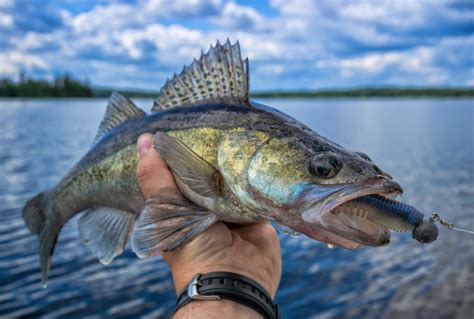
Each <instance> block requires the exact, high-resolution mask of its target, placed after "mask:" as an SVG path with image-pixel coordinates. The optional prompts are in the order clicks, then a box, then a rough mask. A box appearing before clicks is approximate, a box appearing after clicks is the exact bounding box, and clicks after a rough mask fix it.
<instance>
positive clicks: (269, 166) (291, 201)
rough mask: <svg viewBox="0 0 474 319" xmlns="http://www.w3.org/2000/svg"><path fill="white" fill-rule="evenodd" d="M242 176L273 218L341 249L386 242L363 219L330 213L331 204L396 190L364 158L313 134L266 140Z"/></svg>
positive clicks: (381, 232)
mask: <svg viewBox="0 0 474 319" xmlns="http://www.w3.org/2000/svg"><path fill="white" fill-rule="evenodd" d="M248 179H249V184H250V186H251V188H252V191H254V192H255V193H256V194H257V195H258V196H260V200H261V201H262V202H265V203H267V209H273V211H274V212H275V216H274V219H275V220H277V221H279V222H280V223H282V224H285V225H287V226H289V227H291V228H293V229H295V230H297V231H299V232H302V233H304V234H306V235H308V236H309V237H312V238H314V239H317V240H320V241H323V242H326V243H328V244H333V245H339V246H342V247H345V248H357V247H360V246H362V245H369V246H382V245H386V244H388V242H389V239H390V233H389V230H388V229H387V228H385V227H383V226H380V225H377V224H375V223H373V222H370V221H368V220H364V219H361V218H355V217H351V216H347V215H345V214H336V213H334V212H333V210H334V208H336V207H338V206H339V205H343V204H344V203H347V202H349V201H351V200H353V199H355V198H357V197H361V196H365V195H372V194H379V195H383V196H388V197H394V196H395V195H398V194H401V192H402V188H401V187H400V185H399V184H398V183H397V182H395V181H394V180H393V178H392V177H391V176H390V175H389V174H387V173H386V172H384V171H383V170H382V169H380V168H379V166H377V165H376V164H374V163H373V162H372V160H371V159H370V158H369V156H367V155H366V154H364V153H361V152H351V151H348V150H346V149H344V148H343V147H341V146H339V145H337V144H335V143H333V142H331V141H329V140H327V139H325V138H323V137H320V136H319V135H316V134H315V133H314V134H313V135H311V138H305V139H297V138H295V136H287V137H284V138H274V139H272V140H270V141H268V142H267V143H266V144H265V145H263V146H262V147H260V149H259V150H258V152H256V154H255V155H254V156H253V158H252V161H251V162H250V164H249V169H248Z"/></svg>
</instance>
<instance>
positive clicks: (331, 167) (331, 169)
mask: <svg viewBox="0 0 474 319" xmlns="http://www.w3.org/2000/svg"><path fill="white" fill-rule="evenodd" d="M341 168H342V162H341V161H340V160H339V159H338V158H337V156H336V155H335V154H333V153H320V154H316V155H315V156H313V158H311V160H310V161H309V172H310V173H311V174H312V175H313V176H316V177H318V178H323V179H328V178H333V177H334V176H336V175H337V173H339V171H340V170H341Z"/></svg>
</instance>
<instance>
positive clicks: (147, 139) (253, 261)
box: [137, 134, 281, 297]
mask: <svg viewBox="0 0 474 319" xmlns="http://www.w3.org/2000/svg"><path fill="white" fill-rule="evenodd" d="M137 145H138V154H139V155H138V156H139V159H138V165H137V178H138V181H139V184H140V187H141V190H142V192H143V194H144V196H145V198H146V199H148V198H149V197H150V196H151V195H152V194H154V193H159V192H160V190H161V191H163V190H165V189H166V191H167V192H170V191H171V192H172V193H174V194H175V195H176V197H180V198H182V197H183V195H182V194H181V192H180V191H179V189H178V187H177V186H176V184H175V182H174V178H173V175H172V174H171V172H170V171H169V169H168V167H167V165H166V163H165V162H164V161H163V160H162V159H161V157H160V155H159V154H158V153H157V152H156V151H155V150H154V149H153V136H152V135H151V134H143V135H142V136H140V137H139V139H138V142H137ZM163 258H164V260H165V261H166V262H167V263H168V265H169V267H170V269H171V272H172V274H173V281H174V285H175V289H176V293H177V294H180V293H181V292H182V291H183V290H184V289H185V287H186V285H187V284H188V283H189V282H190V281H191V279H192V277H194V275H196V274H197V273H208V272H213V271H229V272H235V273H239V274H242V275H244V276H247V277H249V278H251V279H253V280H255V281H257V282H258V283H259V284H260V285H261V286H262V287H264V288H265V289H266V290H267V291H268V293H269V294H270V295H271V296H272V297H274V296H275V293H276V290H277V287H278V284H279V282H280V277H281V253H280V243H279V240H278V236H277V234H276V231H275V229H274V228H273V227H272V226H271V225H270V224H269V223H258V224H251V225H227V224H225V223H223V222H217V223H215V224H214V225H212V226H211V227H209V229H207V230H206V231H204V232H203V233H202V234H201V235H199V236H198V237H196V238H195V239H194V240H193V241H191V242H189V243H188V244H186V245H185V246H183V247H180V248H178V249H176V250H174V251H171V252H166V253H163Z"/></svg>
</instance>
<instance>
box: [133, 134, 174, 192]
mask: <svg viewBox="0 0 474 319" xmlns="http://www.w3.org/2000/svg"><path fill="white" fill-rule="evenodd" d="M137 156H138V163H137V170H136V174H137V179H138V183H139V184H140V189H141V190H142V193H143V195H144V196H145V198H146V199H148V198H150V196H151V195H152V194H154V193H159V192H160V191H161V190H163V189H165V188H167V189H169V190H171V191H173V192H176V193H177V194H179V196H181V193H180V191H179V189H178V187H177V186H176V183H175V182H174V178H173V175H172V174H171V172H170V170H169V169H168V166H167V165H166V163H165V161H164V160H163V159H162V158H161V157H160V154H159V153H158V152H157V151H156V150H155V149H154V148H153V135H151V134H149V133H147V134H142V135H140V136H139V137H138V141H137Z"/></svg>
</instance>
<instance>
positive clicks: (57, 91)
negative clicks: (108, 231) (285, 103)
mask: <svg viewBox="0 0 474 319" xmlns="http://www.w3.org/2000/svg"><path fill="white" fill-rule="evenodd" d="M113 91H117V92H119V93H121V94H123V95H125V96H128V97H141V98H155V97H156V96H157V95H158V91H156V92H149V91H139V90H134V89H112V88H104V87H92V86H91V85H90V84H89V83H88V82H81V81H79V80H77V79H75V78H74V77H72V76H71V75H69V74H64V75H62V76H57V77H56V78H55V79H54V80H52V81H46V80H42V79H33V78H29V77H27V76H25V75H23V74H20V80H19V81H12V80H9V79H0V98H104V97H109V96H110V94H111V93H112V92H113ZM250 96H251V97H253V98H371V97H375V98H383V97H387V98H398V97H411V98H414V97H420V98H443V97H449V98H466V97H474V87H400V86H392V87H388V86H387V87H359V88H345V89H324V90H294V91H257V92H252V93H251V94H250Z"/></svg>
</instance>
